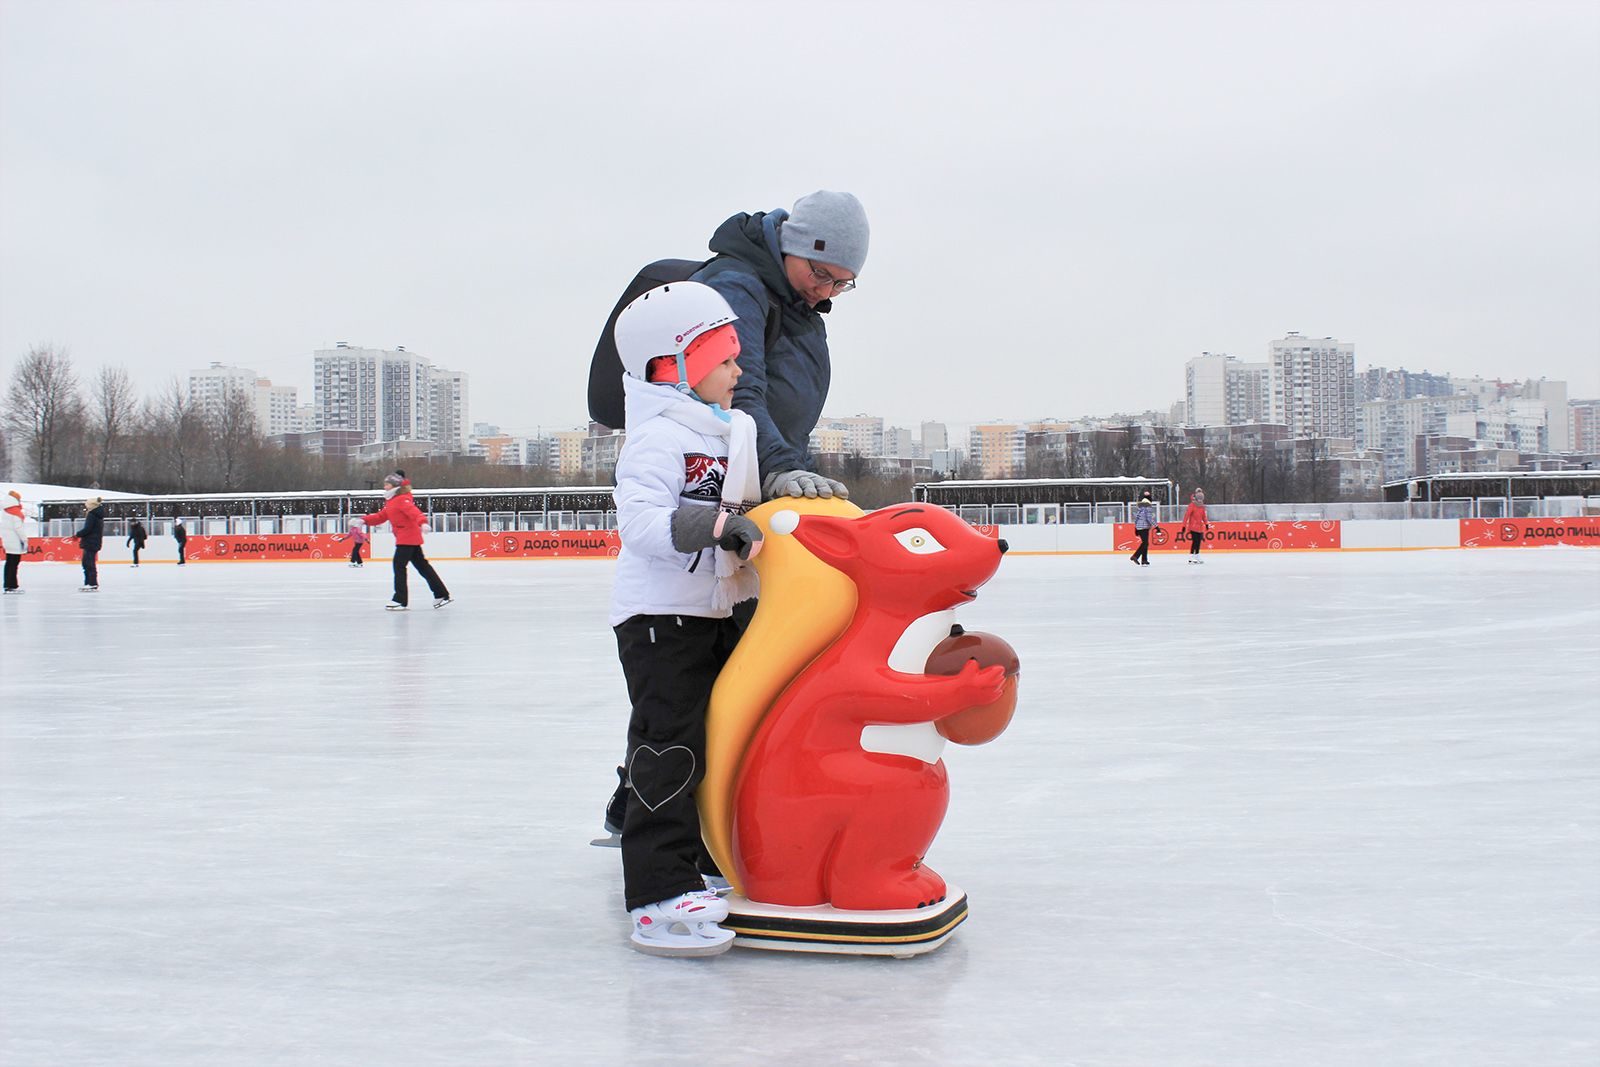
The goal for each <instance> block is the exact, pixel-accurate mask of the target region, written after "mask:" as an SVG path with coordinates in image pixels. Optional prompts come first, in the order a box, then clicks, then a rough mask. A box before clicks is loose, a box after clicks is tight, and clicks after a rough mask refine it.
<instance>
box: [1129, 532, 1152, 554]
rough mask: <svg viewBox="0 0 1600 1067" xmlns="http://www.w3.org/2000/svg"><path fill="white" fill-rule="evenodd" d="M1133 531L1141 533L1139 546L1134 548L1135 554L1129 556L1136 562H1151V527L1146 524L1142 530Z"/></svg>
mask: <svg viewBox="0 0 1600 1067" xmlns="http://www.w3.org/2000/svg"><path fill="white" fill-rule="evenodd" d="M1133 532H1134V533H1136V534H1138V535H1139V547H1138V548H1136V549H1134V550H1133V555H1132V556H1129V557H1128V558H1129V559H1131V560H1133V561H1134V562H1135V563H1149V562H1150V527H1148V526H1146V527H1145V528H1144V529H1142V530H1135V531H1133Z"/></svg>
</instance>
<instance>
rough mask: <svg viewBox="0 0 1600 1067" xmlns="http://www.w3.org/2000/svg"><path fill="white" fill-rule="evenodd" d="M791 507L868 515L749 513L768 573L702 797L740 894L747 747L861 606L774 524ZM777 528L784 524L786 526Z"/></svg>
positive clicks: (722, 690) (713, 720)
mask: <svg viewBox="0 0 1600 1067" xmlns="http://www.w3.org/2000/svg"><path fill="white" fill-rule="evenodd" d="M785 511H788V512H795V513H798V514H800V515H833V516H837V517H840V518H859V517H860V516H861V515H863V514H865V512H863V511H862V510H861V509H860V508H858V507H856V506H855V505H854V504H852V503H850V502H849V501H848V500H838V499H833V500H821V499H817V500H813V499H810V498H807V497H797V498H792V499H790V498H785V499H780V500H772V501H768V502H767V503H765V504H762V505H761V506H760V507H758V508H756V509H755V510H753V511H751V512H750V514H749V517H750V518H751V519H753V520H754V521H755V522H756V524H757V525H758V526H760V527H761V533H762V536H763V538H764V540H763V542H762V550H761V554H760V555H759V556H757V557H755V559H754V560H753V561H752V563H753V566H754V567H755V569H756V573H757V574H758V575H760V577H761V599H760V608H759V609H758V610H757V611H756V614H755V618H754V619H752V620H751V622H750V627H749V629H747V630H746V631H745V633H744V636H743V637H741V638H740V639H739V645H738V647H737V648H735V649H734V650H733V655H732V657H730V658H729V660H728V663H727V666H725V667H723V669H722V673H721V674H719V675H718V676H717V684H716V685H715V687H713V688H712V690H711V704H710V707H709V708H708V709H707V711H706V773H705V778H704V779H703V780H702V781H701V783H700V790H699V793H698V794H697V795H696V799H697V800H698V802H699V806H700V832H701V833H702V835H704V837H705V839H706V846H707V847H708V848H709V849H710V850H711V857H712V858H713V859H714V860H716V862H717V866H718V867H719V868H721V870H722V873H723V875H724V876H726V877H727V878H728V880H729V881H731V882H732V883H733V885H734V888H735V889H736V890H739V891H741V892H742V891H743V887H742V886H740V885H739V878H738V873H737V868H736V867H735V865H734V862H733V787H734V783H735V781H736V779H737V778H738V774H739V765H740V762H741V761H742V760H743V758H744V753H745V749H746V748H748V747H749V745H750V739H751V738H752V737H753V736H755V732H756V728H757V727H758V726H759V725H760V724H761V719H762V717H763V716H765V715H766V713H767V710H768V709H769V708H771V707H772V705H773V703H774V702H775V701H776V700H777V699H778V696H779V695H780V694H781V693H782V692H783V690H784V689H785V688H786V687H787V686H788V684H789V683H790V682H791V681H793V680H794V678H795V676H796V675H798V674H799V673H800V672H801V671H802V670H804V669H805V667H806V665H807V664H809V663H810V662H811V661H812V660H814V659H816V658H817V656H818V655H819V654H820V653H821V652H822V650H823V649H825V648H827V647H828V646H829V645H830V644H832V643H833V640H834V638H836V637H838V636H839V634H841V633H843V632H844V628H845V627H846V626H848V625H849V624H850V616H851V615H852V614H853V613H854V612H855V609H856V587H855V583H853V582H852V581H851V580H850V579H849V578H847V577H845V576H844V575H843V574H841V573H840V572H838V571H836V570H834V569H833V568H832V567H829V566H828V565H827V564H825V563H823V562H822V561H821V560H819V559H817V558H816V557H815V556H813V555H812V554H811V553H810V552H808V551H807V550H806V549H805V547H804V546H803V545H801V544H800V542H798V541H796V540H795V539H794V538H793V537H790V536H788V534H787V532H784V533H779V532H778V531H777V530H774V529H773V517H774V516H776V515H779V514H780V513H782V512H785ZM777 525H778V527H779V528H780V529H782V528H783V527H784V526H785V525H786V523H785V521H784V520H779V521H778V524H777ZM789 528H790V529H792V528H793V527H792V526H791V527H789Z"/></svg>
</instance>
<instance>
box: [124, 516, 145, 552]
mask: <svg viewBox="0 0 1600 1067" xmlns="http://www.w3.org/2000/svg"><path fill="white" fill-rule="evenodd" d="M148 537H149V534H147V533H145V532H144V523H142V522H136V523H134V524H133V525H132V526H130V527H129V528H128V540H127V541H126V542H124V543H125V544H130V545H133V546H134V547H135V548H143V547H144V543H145V540H146V539H147V538H148Z"/></svg>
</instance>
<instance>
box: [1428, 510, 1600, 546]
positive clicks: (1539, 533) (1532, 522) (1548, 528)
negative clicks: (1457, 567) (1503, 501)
mask: <svg viewBox="0 0 1600 1067" xmlns="http://www.w3.org/2000/svg"><path fill="white" fill-rule="evenodd" d="M1460 521H1461V547H1462V548H1536V547H1538V546H1540V545H1584V546H1587V547H1589V548H1600V517H1572V518H1564V519H1462V520H1460Z"/></svg>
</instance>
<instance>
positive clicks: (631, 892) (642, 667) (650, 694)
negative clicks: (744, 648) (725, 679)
mask: <svg viewBox="0 0 1600 1067" xmlns="http://www.w3.org/2000/svg"><path fill="white" fill-rule="evenodd" d="M614 629H615V630H616V634H617V656H618V658H619V659H621V660H622V673H623V676H624V677H625V678H626V679H627V682H628V700H629V702H630V703H631V704H632V705H633V713H632V715H631V717H630V718H629V720H628V759H627V763H626V765H625V770H626V775H627V777H626V781H625V783H624V785H625V786H626V789H627V795H626V805H625V806H626V811H625V813H624V814H623V819H622V892H623V905H624V907H627V908H630V909H631V908H638V907H642V906H644V905H645V904H654V903H655V902H656V901H659V900H670V899H671V898H673V897H675V896H678V895H679V894H680V893H688V892H690V891H691V890H696V889H704V888H705V882H704V880H703V879H702V878H701V877H700V876H701V874H702V873H706V874H715V873H718V872H717V869H716V867H715V866H714V865H713V864H712V862H711V857H710V855H709V854H708V853H707V852H706V847H705V842H704V840H703V839H702V838H701V836H700V812H699V810H698V809H697V808H696V807H695V801H694V791H695V789H696V788H697V787H698V786H699V785H700V780H701V779H702V778H704V777H705V762H706V705H707V704H708V703H710V700H711V686H712V683H714V682H715V681H716V680H717V674H718V672H720V671H721V670H722V665H723V664H724V663H726V662H728V657H729V656H730V655H732V653H733V646H734V645H735V644H737V643H738V641H739V626H738V624H737V623H736V622H734V621H733V620H732V619H703V618H699V617H697V616H694V615H635V616H633V617H632V618H631V619H628V620H627V621H626V622H624V623H622V624H621V625H619V626H617V627H615V628H614Z"/></svg>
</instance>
